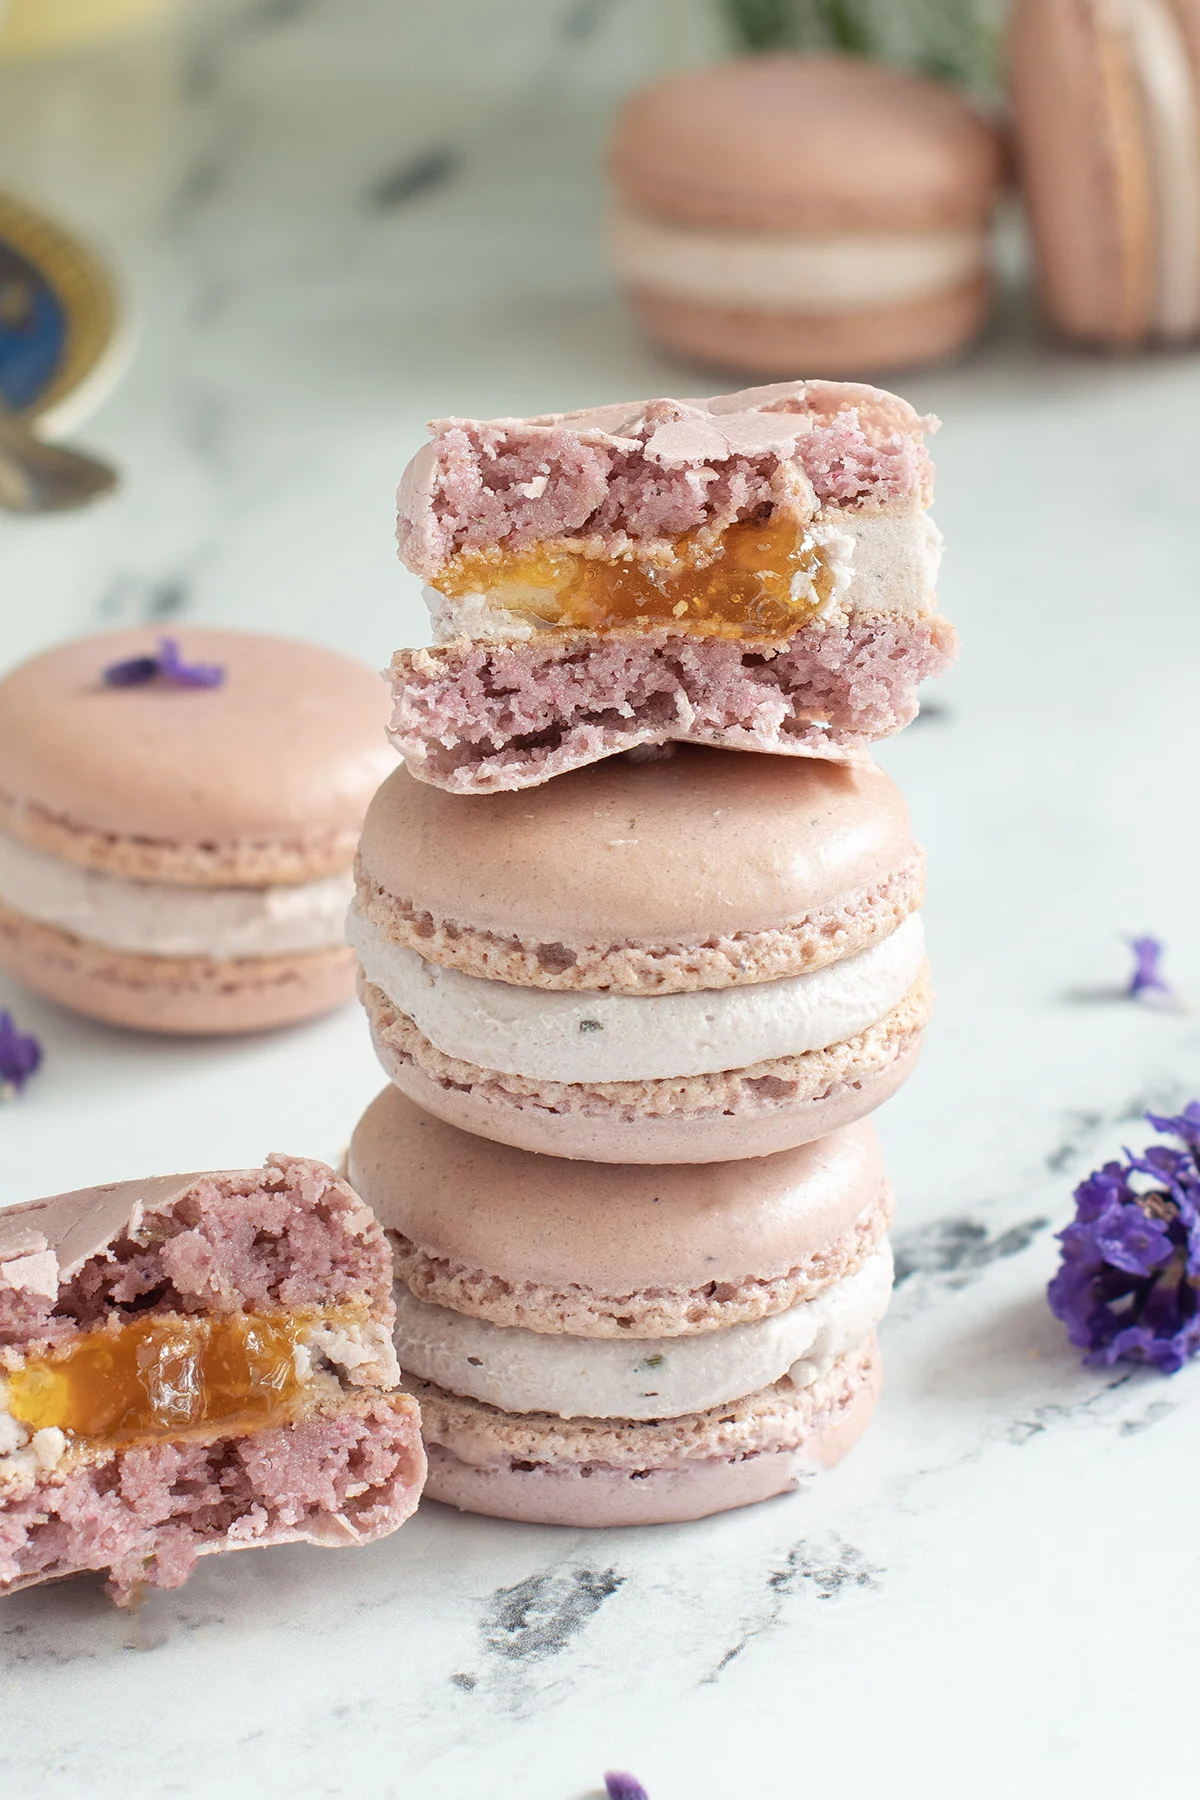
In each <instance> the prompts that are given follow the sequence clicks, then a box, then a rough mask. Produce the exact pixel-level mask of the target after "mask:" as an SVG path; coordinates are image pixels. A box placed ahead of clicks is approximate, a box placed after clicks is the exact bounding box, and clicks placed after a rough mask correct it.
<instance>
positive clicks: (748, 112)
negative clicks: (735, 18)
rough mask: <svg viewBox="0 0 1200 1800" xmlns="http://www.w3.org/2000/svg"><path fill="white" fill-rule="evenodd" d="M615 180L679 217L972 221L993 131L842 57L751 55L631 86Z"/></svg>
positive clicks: (775, 221)
mask: <svg viewBox="0 0 1200 1800" xmlns="http://www.w3.org/2000/svg"><path fill="white" fill-rule="evenodd" d="M611 167H612V174H613V177H614V180H615V182H616V184H617V187H618V189H619V190H620V192H621V194H622V195H623V197H624V199H625V200H626V201H627V202H628V203H629V204H630V205H632V206H634V207H636V208H638V209H640V210H642V211H644V212H648V213H651V214H654V215H656V216H658V217H661V218H664V219H671V220H675V221H677V222H679V223H685V224H693V225H700V226H710V227H714V228H720V227H724V228H726V229H732V230H759V231H764V232H787V231H792V232H810V233H820V234H824V235H833V234H838V235H840V234H843V233H849V232H862V231H884V232H889V233H891V232H900V231H929V230H939V229H951V228H953V227H955V226H967V225H982V224H983V223H984V221H985V220H986V218H987V215H988V212H989V210H990V207H991V204H992V200H993V197H994V194H995V190H996V186H997V181H998V176H999V155H998V150H997V144H996V138H995V134H994V133H993V132H992V131H991V129H990V128H989V127H988V126H987V125H986V124H984V122H983V121H982V120H981V119H980V118H979V116H978V114H977V113H975V112H974V110H973V109H972V108H971V107H970V106H969V105H968V104H967V102H966V101H964V100H962V99H960V98H959V96H958V95H956V94H954V93H952V92H951V91H950V90H949V89H947V88H945V87H943V86H941V85H940V84H938V83H937V82H933V81H929V80H927V79H925V78H924V77H922V76H918V75H910V74H904V73H901V72H900V71H898V70H896V69H888V68H884V67H882V66H880V65H879V64H875V63H870V62H866V61H863V60H860V59H858V58H854V57H839V56H788V55H784V56H762V57H758V56H756V57H750V58H745V59H742V60H738V61H733V62H722V63H716V64H714V65H712V66H710V67H706V68H698V69H689V70H685V71H684V72H682V73H680V74H675V75H670V76H668V77H667V78H666V79H665V80H663V81H660V82H656V83H654V84H653V85H652V86H650V87H645V88H642V89H641V90H640V91H639V92H638V93H636V94H635V95H634V96H633V98H632V99H631V100H630V101H629V102H628V104H627V105H626V107H625V109H624V111H623V112H622V114H621V116H620V119H619V121H618V125H617V130H616V136H615V139H614V142H613V148H612V153H611Z"/></svg>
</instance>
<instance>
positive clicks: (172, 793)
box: [0, 626, 396, 879]
mask: <svg viewBox="0 0 1200 1800" xmlns="http://www.w3.org/2000/svg"><path fill="white" fill-rule="evenodd" d="M158 635H159V634H158V633H156V632H155V631H153V630H147V629H138V630H129V631H118V632H112V633H108V634H105V635H103V636H95V637H86V638H80V639H76V640H75V641H73V642H71V643H67V644H63V645H60V646H59V647H57V648H56V649H53V650H49V651H47V652H46V653H45V654H43V655H41V656H37V657H34V658H33V659H32V661H30V662H27V663H24V664H23V665H22V666H21V667H20V668H17V669H14V670H13V671H12V673H11V674H9V675H8V676H6V677H5V678H4V680H3V681H0V796H3V798H4V800H5V801H6V802H7V815H8V816H7V817H6V819H5V823H6V824H7V826H8V828H9V829H10V830H13V831H15V832H16V833H17V835H19V836H23V837H29V838H31V839H32V840H34V841H37V840H38V837H39V833H38V830H37V823H38V820H39V819H45V818H47V817H48V818H50V819H53V820H56V821H59V822H61V823H63V824H65V825H67V826H69V827H71V828H74V830H75V831H76V832H77V833H78V834H79V837H78V842H77V843H73V842H72V839H71V836H70V834H69V833H66V834H64V835H63V836H62V837H61V839H59V840H56V841H55V842H54V844H53V846H52V847H53V848H54V849H55V850H56V851H58V853H60V854H63V855H66V856H68V857H73V858H74V859H75V860H78V861H81V862H92V861H103V860H105V859H104V858H103V857H102V856H100V855H97V854H94V853H93V851H94V846H93V844H92V842H91V837H92V835H94V834H100V835H102V836H103V835H108V836H111V837H113V838H120V839H137V840H141V841H143V842H146V841H149V843H150V844H156V843H158V844H168V845H174V846H185V847H187V846H192V847H196V848H197V849H198V850H201V851H203V850H204V849H205V848H206V847H209V848H211V847H212V846H214V845H216V846H220V845H230V844H232V845H237V844H264V843H265V844H271V843H276V842H283V843H286V844H289V845H294V846H296V847H298V849H299V851H300V852H301V853H303V851H304V848H305V847H306V846H313V847H314V848H319V847H320V846H322V845H328V844H329V843H330V842H331V841H334V842H337V841H339V840H340V844H339V849H338V852H337V856H336V861H337V862H338V863H339V864H340V865H341V866H345V865H346V863H347V862H348V860H349V854H352V842H353V836H354V834H355V833H356V831H357V828H358V825H359V823H360V821H361V819H362V816H363V813H364V811H365V809H366V805H367V802H368V800H369V798H370V796H371V794H372V792H373V791H374V789H375V788H376V786H377V785H378V783H379V782H380V781H381V780H382V779H383V777H384V776H385V775H386V774H387V773H388V771H389V770H390V769H391V768H393V767H394V766H395V760H396V759H395V755H394V753H393V752H392V751H391V750H390V749H389V747H388V744H387V741H386V738H385V735H384V732H385V727H386V724H387V701H386V695H385V692H384V688H383V684H382V682H381V681H380V680H379V678H378V676H377V675H376V674H375V673H374V672H373V671H372V670H371V669H369V668H367V667H365V666H364V665H362V664H360V663H357V662H353V661H352V660H351V659H350V658H348V657H345V656H341V655H339V654H338V653H337V652H335V651H332V650H327V649H324V648H322V647H321V646H319V645H316V644H306V643H299V642H296V641H294V640H292V639H288V638H274V637H261V636H257V635H251V634H249V633H246V632H240V631H224V630H211V629H203V628H200V627H191V626H189V627H182V628H180V629H179V631H178V634H177V635H178V638H179V642H180V648H181V653H182V655H183V656H184V658H185V660H186V661H187V662H189V663H196V662H202V663H210V664H218V665H220V666H221V667H222V668H223V669H224V679H223V680H222V682H221V683H220V685H219V686H216V687H183V686H177V685H173V684H171V683H169V682H167V681H165V680H163V679H161V678H160V679H156V680H154V681H151V682H147V683H145V684H142V685H137V686H132V687H109V686H107V685H106V684H105V681H104V670H105V669H106V668H108V667H109V666H110V665H112V664H114V663H118V662H121V661H124V660H126V659H128V658H133V657H139V656H152V655H153V654H154V653H155V649H156V645H157V640H158ZM347 842H349V844H350V846H351V848H350V852H349V853H348V852H347V849H346V843H347ZM46 847H51V846H49V845H48V846H46ZM306 872H310V873H314V874H315V873H320V872H321V870H320V869H319V868H314V869H313V870H311V871H306ZM163 873H164V874H165V875H166V876H167V878H168V879H169V878H171V872H170V871H163Z"/></svg>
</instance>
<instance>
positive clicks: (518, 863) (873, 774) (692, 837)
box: [359, 746, 918, 945]
mask: <svg viewBox="0 0 1200 1800" xmlns="http://www.w3.org/2000/svg"><path fill="white" fill-rule="evenodd" d="M917 852H918V846H917V843H916V839H915V837H914V836H913V832H912V826H911V824H910V823H909V819H908V813H907V809H906V808H905V805H904V801H903V798H902V797H901V794H900V791H899V789H898V788H897V787H896V785H895V783H894V782H893V781H892V780H891V779H890V778H889V777H888V776H887V775H885V774H884V773H883V771H882V770H881V769H878V768H876V767H875V765H874V764H867V765H865V766H864V767H861V768H858V767H853V768H850V767H846V766H845V765H843V764H835V763H829V762H826V761H820V760H817V759H815V758H805V757H796V758H786V759H785V758H781V757H770V756H757V755H751V754H746V753H743V752H738V751H721V750H707V749H699V748H694V747H691V746H684V747H681V748H679V749H678V750H676V752H675V753H674V755H672V756H669V757H666V758H663V759H660V760H653V761H646V762H631V761H628V760H626V759H621V760H619V761H617V760H606V761H604V762H599V763H593V764H592V765H590V766H589V767H587V768H582V769H578V770H573V771H572V772H571V773H569V774H566V775H563V776H560V777H559V778H558V779H556V780H554V781H552V782H548V783H546V784H545V785H543V786H541V787H538V788H533V789H529V790H526V791H521V792H516V793H503V794H495V795H488V796H481V795H451V794H447V793H445V792H444V791H443V790H442V789H440V788H435V787H433V786H431V785H430V784H429V783H427V782H422V781H416V780H414V779H413V777H412V776H411V775H410V774H409V773H408V772H407V770H406V769H403V768H400V769H397V770H396V771H395V773H394V774H393V775H391V776H389V778H388V780H387V781H385V782H384V784H383V786H382V787H381V788H380V790H379V792H378V793H377V794H376V796H375V798H374V800H373V801H372V803H371V806H370V808H369V810H368V813H367V817H366V822H365V824H364V826H363V835H362V842H361V846H360V851H359V857H360V864H361V867H362V869H363V871H364V872H365V874H366V875H367V877H368V878H370V879H371V880H373V881H375V882H377V883H378V884H379V885H380V886H381V887H382V888H383V889H384V890H385V891H386V892H387V893H389V894H391V895H392V896H394V897H395V898H396V899H399V900H402V901H405V902H409V903H411V904H412V905H413V906H414V907H415V908H416V909H417V910H419V911H422V912H428V913H430V914H431V915H432V916H433V917H434V919H436V920H439V921H441V920H450V921H453V922H454V923H455V924H456V925H470V926H473V927H475V928H476V929H482V930H487V931H493V932H496V933H498V934H503V935H504V936H505V937H506V938H509V937H516V938H520V939H524V940H527V941H531V942H533V943H534V944H537V943H540V942H542V941H545V940H548V941H549V942H550V943H551V944H559V945H562V944H566V945H570V944H580V943H585V944H586V943H593V944H596V943H598V944H605V945H608V944H612V943H614V942H617V943H619V942H621V941H623V940H626V939H628V940H632V941H633V942H643V943H644V942H650V943H653V944H660V943H666V944H676V945H678V944H695V943H704V942H706V941H707V940H708V939H710V938H712V937H714V936H719V935H721V934H722V933H729V932H747V931H758V930H765V929H770V928H772V927H779V926H786V925H791V924H795V923H798V922H799V920H801V919H802V918H804V917H805V915H806V914H809V913H812V912H817V911H819V910H821V909H822V908H824V907H829V906H833V905H835V904H836V903H837V902H839V901H841V900H844V899H847V898H849V897H850V896H858V895H859V894H861V892H862V891H863V890H864V889H869V888H871V887H873V886H875V885H876V884H877V883H878V882H879V881H880V880H881V879H883V878H886V877H887V876H890V875H892V874H894V873H895V872H896V870H897V869H899V868H900V867H901V866H902V865H904V864H906V863H908V862H910V861H911V860H912V859H913V857H914V856H915V855H916V854H917ZM581 870H586V871H587V879H586V880H581V879H580V871H581Z"/></svg>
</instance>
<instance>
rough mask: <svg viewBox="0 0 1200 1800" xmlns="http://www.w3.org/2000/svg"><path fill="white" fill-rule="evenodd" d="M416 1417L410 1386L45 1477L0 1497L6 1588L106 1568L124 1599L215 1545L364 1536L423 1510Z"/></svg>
mask: <svg viewBox="0 0 1200 1800" xmlns="http://www.w3.org/2000/svg"><path fill="white" fill-rule="evenodd" d="M424 1479H425V1455H424V1451H423V1449H422V1446H421V1436H420V1417H419V1413H418V1410H417V1407H416V1405H415V1403H414V1402H413V1401H412V1400H411V1399H409V1398H408V1397H407V1396H405V1395H403V1394H396V1395H392V1396H388V1397H383V1396H378V1397H376V1398H375V1399H373V1400H371V1401H369V1402H367V1403H365V1405H360V1407H359V1409H358V1410H357V1412H356V1413H355V1414H354V1415H353V1416H342V1417H338V1418H313V1419H309V1420H306V1421H304V1422H303V1423H300V1424H296V1425H292V1426H286V1427H283V1428H281V1429H279V1430H272V1431H262V1432H259V1433H257V1434H256V1435H255V1436H253V1437H248V1438H240V1439H236V1438H235V1439H228V1440H223V1441H221V1442H219V1443H216V1444H195V1443H186V1442H185V1443H177V1444H156V1445H153V1446H151V1447H148V1448H144V1449H134V1450H126V1451H123V1452H119V1453H118V1454H116V1455H115V1456H112V1457H109V1458H108V1459H106V1460H105V1461H104V1462H102V1463H100V1464H94V1465H91V1466H88V1467H84V1468H78V1469H75V1470H73V1471H72V1472H71V1473H70V1474H69V1475H67V1477H66V1478H65V1479H64V1480H62V1481H59V1482H49V1481H46V1482H42V1483H40V1484H39V1485H38V1486H37V1487H36V1488H35V1489H34V1491H33V1492H32V1493H31V1494H28V1495H26V1496H24V1497H23V1498H22V1499H20V1500H17V1501H15V1502H11V1503H10V1504H9V1505H7V1506H6V1507H4V1508H3V1509H2V1510H0V1594H3V1593H5V1592H14V1591H15V1590H16V1589H18V1588H21V1587H26V1586H30V1585H32V1584H34V1583H35V1582H39V1581H51V1580H54V1579H55V1578H56V1577H59V1576H62V1575H73V1574H80V1573H83V1572H85V1571H89V1570H105V1569H106V1570H108V1571H109V1578H108V1584H107V1585H108V1592H109V1594H110V1595H111V1596H112V1598H113V1599H114V1600H116V1601H117V1603H118V1604H119V1605H128V1604H130V1603H131V1602H132V1601H134V1600H136V1598H137V1595H138V1593H139V1591H140V1590H141V1589H142V1588H143V1587H160V1588H174V1587H179V1586H181V1585H182V1583H183V1582H184V1581H186V1580H187V1578H188V1576H189V1575H190V1574H191V1572H192V1570H193V1568H194V1567H195V1565H196V1562H197V1559H198V1558H199V1557H201V1556H204V1555H207V1554H209V1553H211V1552H213V1551H221V1550H239V1549H249V1548H251V1547H253V1546H256V1545H263V1544H278V1543H296V1542H306V1543H313V1544H320V1545H326V1546H331V1547H332V1546H338V1545H343V1544H362V1543H369V1542H371V1541H372V1540H373V1539H374V1538H378V1537H383V1536H385V1535H386V1534H387V1533H389V1532H391V1531H395V1530H396V1528H397V1527H398V1526H399V1525H402V1524H403V1523H404V1521H405V1519H407V1518H408V1517H409V1516H410V1514H411V1513H412V1512H413V1511H414V1509H415V1507H416V1504H417V1500H418V1498H419V1496H420V1492H421V1488H422V1485H423V1483H424Z"/></svg>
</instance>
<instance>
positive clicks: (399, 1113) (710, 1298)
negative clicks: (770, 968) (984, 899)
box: [348, 1088, 892, 1526]
mask: <svg viewBox="0 0 1200 1800" xmlns="http://www.w3.org/2000/svg"><path fill="white" fill-rule="evenodd" d="M348 1174H349V1178H350V1181H351V1183H352V1184H353V1186H354V1187H355V1189H356V1190H357V1192H358V1193H360V1194H361V1195H362V1197H363V1198H364V1199H365V1200H366V1201H367V1203H368V1205H369V1206H370V1207H371V1209H372V1211H373V1212H374V1213H375V1215H376V1217H377V1218H378V1219H379V1220H380V1222H381V1224H382V1225H383V1226H384V1228H385V1230H386V1232H387V1234H388V1237H389V1239H390V1240H391V1244H392V1250H393V1256H394V1259H395V1268H396V1275H397V1283H396V1352H397V1356H398V1359H399V1362H400V1365H401V1367H402V1369H403V1370H404V1377H405V1385H406V1386H407V1387H408V1389H409V1391H410V1392H411V1393H412V1394H414V1395H415V1396H416V1397H417V1398H418V1399H419V1401H420V1405H421V1414H422V1421H423V1432H424V1437H425V1444H426V1450H427V1454H428V1457H429V1480H428V1485H427V1487H426V1493H427V1494H428V1495H429V1497H430V1498H431V1499H435V1500H445V1501H448V1502H449V1503H450V1504H451V1505H453V1506H459V1507H462V1508H463V1509H464V1510H466V1511H469V1512H482V1513H490V1514H494V1515H498V1516H500V1517H504V1518H515V1519H525V1520H530V1521H537V1522H541V1523H546V1524H561V1525H576V1526H603V1525H646V1524H657V1523H663V1522H666V1521H668V1520H675V1519H690V1518H700V1517H703V1516H704V1515H705V1514H707V1513H712V1512H721V1511H725V1510H727V1509H729V1508H731V1507H737V1506H745V1505H747V1504H749V1503H751V1502H753V1501H756V1500H762V1499H766V1498H768V1497H770V1496H771V1495H773V1494H778V1493H783V1492H785V1491H787V1490H788V1489H789V1488H792V1487H795V1486H796V1485H797V1484H798V1483H800V1482H801V1481H803V1480H804V1479H806V1478H807V1477H810V1476H812V1475H815V1474H816V1473H818V1472H819V1471H820V1470H821V1469H823V1468H826V1467H828V1466H829V1465H830V1464H832V1463H833V1462H836V1461H837V1460H838V1459H839V1457H840V1456H842V1455H843V1454H844V1453H845V1451H846V1450H847V1449H849V1447H850V1445H851V1444H852V1443H853V1442H854V1440H855V1439H856V1437H857V1436H858V1435H859V1433H860V1432H861V1431H862V1429H863V1428H864V1427H865V1425H866V1423H867V1421H868V1420H869V1418H870V1415H871V1411H872V1409H873V1406H874V1401H875V1396H876V1392H877V1388H878V1380H879V1353H878V1349H877V1347H876V1344H875V1331H876V1328H877V1326H878V1324H879V1321H880V1319H881V1317H882V1316H883V1312H884V1310H885V1308H886V1306H887V1303H888V1298H889V1296H890V1292H891V1281H892V1265H891V1255H890V1251H889V1249H888V1245H887V1240H886V1235H885V1234H886V1231H887V1227H888V1223H889V1220H890V1218H891V1211H892V1196H891V1189H890V1187H889V1184H888V1181H887V1178H886V1175H885V1173H884V1169H883V1164H882V1160H881V1157H880V1153H879V1146H878V1141H877V1139H876V1136H875V1133H874V1130H873V1128H872V1127H871V1126H870V1124H869V1123H867V1122H865V1121H864V1122H861V1123H859V1124H857V1125H852V1126H849V1127H844V1128H843V1129H841V1130H839V1131H837V1132H834V1133H833V1134H832V1135H830V1136H828V1137H826V1138H823V1139H822V1140H821V1141H820V1142H819V1143H814V1144H809V1145H806V1146H804V1147H803V1148H802V1149H797V1150H791V1151H786V1152H783V1153H782V1154H779V1155H775V1156H769V1157H762V1158H757V1159H755V1160H753V1161H750V1162H742V1163H717V1164H709V1165H686V1164H685V1165H680V1166H679V1167H676V1168H670V1169H653V1170H648V1169H645V1168H637V1167H632V1168H631V1167H624V1168H622V1167H613V1166H602V1165H599V1164H595V1163H592V1164H588V1163H578V1162H563V1161H559V1160H557V1159H556V1158H553V1157H546V1156H530V1155H529V1154H527V1153H526V1152H524V1151H520V1150H514V1149H508V1148H504V1147H502V1146H499V1145H496V1144H489V1143H486V1142H484V1141H482V1140H481V1139H479V1138H477V1137H473V1136H469V1135H468V1134H467V1133H465V1132H461V1131H457V1130H455V1129H454V1128H453V1127H452V1126H449V1125H447V1124H444V1123H443V1122H441V1121H439V1120H437V1119H435V1118H432V1117H430V1116H429V1115H428V1114H426V1113H424V1112H422V1111H420V1110H419V1109H418V1108H417V1107H416V1106H414V1105H413V1104H412V1103H411V1101H409V1100H407V1099H406V1098H405V1097H404V1096H403V1095H402V1094H400V1093H398V1092H397V1091H396V1090H395V1089H394V1088H389V1089H387V1090H385V1092H384V1093H382V1094H380V1096H379V1097H378V1099H377V1100H375V1101H374V1102H373V1104H372V1105H371V1106H370V1107H368V1109H367V1111H366V1113H365V1114H364V1115H363V1118H362V1119H361V1120H360V1121H359V1124H358V1127H357V1129H356V1130H355V1133H354V1137H353V1140H352V1142H351V1147H350V1152H349V1159H348Z"/></svg>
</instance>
